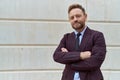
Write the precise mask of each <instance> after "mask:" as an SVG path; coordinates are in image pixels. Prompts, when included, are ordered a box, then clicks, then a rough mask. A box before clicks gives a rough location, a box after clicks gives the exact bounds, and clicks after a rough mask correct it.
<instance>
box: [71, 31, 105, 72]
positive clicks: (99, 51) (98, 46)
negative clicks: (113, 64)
mask: <svg viewBox="0 0 120 80" xmlns="http://www.w3.org/2000/svg"><path fill="white" fill-rule="evenodd" d="M91 52H92V55H91V57H90V58H88V59H85V60H83V61H79V62H76V63H72V64H71V68H72V69H74V70H78V71H91V70H95V69H98V68H100V66H101V64H102V63H103V61H104V59H105V55H106V44H105V39H104V36H103V34H102V33H100V34H97V35H96V38H95V40H94V46H93V48H92V51H91Z"/></svg>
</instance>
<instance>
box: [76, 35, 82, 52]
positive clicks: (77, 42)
mask: <svg viewBox="0 0 120 80" xmlns="http://www.w3.org/2000/svg"><path fill="white" fill-rule="evenodd" d="M80 35H81V33H77V38H76V44H75V50H76V51H79V47H80V46H79V41H80V40H79V36H80Z"/></svg>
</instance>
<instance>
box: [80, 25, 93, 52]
mask: <svg viewBox="0 0 120 80" xmlns="http://www.w3.org/2000/svg"><path fill="white" fill-rule="evenodd" d="M90 35H91V30H90V29H89V28H88V27H87V29H86V31H85V33H84V35H83V38H82V41H81V44H80V51H83V50H84V48H85V46H86V45H87V44H88V41H89V39H90Z"/></svg>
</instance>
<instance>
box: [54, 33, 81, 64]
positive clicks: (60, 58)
mask: <svg viewBox="0 0 120 80" xmlns="http://www.w3.org/2000/svg"><path fill="white" fill-rule="evenodd" d="M68 35H69V34H66V35H64V37H63V38H62V40H61V42H60V44H59V46H58V47H57V48H56V50H55V52H54V54H53V59H54V60H55V61H56V62H58V63H62V64H71V63H74V62H76V61H79V60H80V52H62V51H61V48H63V47H64V48H66V41H67V36H68Z"/></svg>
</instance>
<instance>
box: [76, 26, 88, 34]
mask: <svg viewBox="0 0 120 80" xmlns="http://www.w3.org/2000/svg"><path fill="white" fill-rule="evenodd" d="M86 28H87V26H85V28H84V29H83V31H82V32H80V33H81V35H82V36H83V34H84V32H85V30H86ZM74 33H75V35H77V33H78V32H77V31H76V30H75V31H74Z"/></svg>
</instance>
